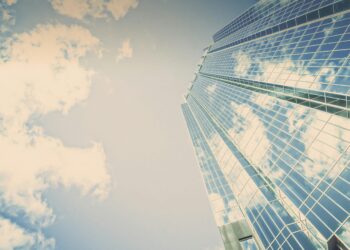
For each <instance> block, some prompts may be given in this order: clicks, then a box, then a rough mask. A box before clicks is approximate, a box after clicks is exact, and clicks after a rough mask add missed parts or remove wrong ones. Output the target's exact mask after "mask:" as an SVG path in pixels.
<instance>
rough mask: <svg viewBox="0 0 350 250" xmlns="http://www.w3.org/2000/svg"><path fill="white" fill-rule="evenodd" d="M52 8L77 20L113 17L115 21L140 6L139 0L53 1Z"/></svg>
mask: <svg viewBox="0 0 350 250" xmlns="http://www.w3.org/2000/svg"><path fill="white" fill-rule="evenodd" d="M51 4H52V7H53V8H54V9H55V10H56V11H57V12H58V13H60V14H62V15H66V16H69V17H72V18H76V19H80V20H82V19H84V18H85V17H93V18H106V17H108V15H112V16H113V18H114V19H115V20H119V19H120V18H123V17H124V16H125V15H126V14H127V13H128V11H129V10H130V9H134V8H136V7H137V6H138V1H137V0H109V1H101V0H52V1H51Z"/></svg>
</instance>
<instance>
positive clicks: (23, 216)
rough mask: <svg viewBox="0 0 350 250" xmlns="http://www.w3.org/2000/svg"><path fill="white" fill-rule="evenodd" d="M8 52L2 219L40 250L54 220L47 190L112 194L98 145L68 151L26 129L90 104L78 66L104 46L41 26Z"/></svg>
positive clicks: (69, 29) (2, 101)
mask: <svg viewBox="0 0 350 250" xmlns="http://www.w3.org/2000/svg"><path fill="white" fill-rule="evenodd" d="M6 48H7V51H6V52H5V55H6V57H5V58H3V59H2V60H0V79H1V82H0V88H1V90H2V91H1V92H0V151H1V152H2V157H1V158H0V190H1V195H0V206H1V210H2V212H3V213H4V214H9V215H11V217H14V218H17V220H24V222H25V224H28V223H29V224H30V225H32V226H31V227H33V228H36V229H35V230H36V231H35V232H33V233H31V234H27V235H29V236H28V237H31V240H30V241H29V240H28V241H23V242H25V244H29V243H28V242H33V244H36V245H37V244H39V243H40V244H41V245H42V242H43V241H45V239H44V237H43V236H40V237H39V236H38V235H40V230H41V228H42V227H44V226H47V225H50V224H51V223H52V222H53V221H54V218H55V216H54V213H53V211H52V209H51V208H50V207H49V206H48V204H47V202H46V201H45V199H44V198H43V192H44V191H45V190H47V189H48V188H50V187H57V186H63V187H72V186H75V187H77V188H79V189H80V190H81V192H82V193H83V194H91V195H94V196H96V197H99V198H104V197H105V196H106V195H107V194H108V190H109V186H110V177H109V175H108V173H107V169H106V159H105V154H104V151H103V148H102V146H101V145H99V144H96V143H94V144H93V145H92V146H91V147H88V148H69V147H65V146H64V145H63V143H62V142H61V141H60V140H59V139H57V138H52V137H48V136H45V134H44V132H43V130H42V128H40V127H38V126H33V125H29V124H32V123H33V121H32V119H31V117H32V116H33V115H45V114H47V113H49V112H53V111H56V112H61V113H67V112H68V111H69V110H70V109H71V108H72V107H73V106H75V105H76V104H78V103H80V102H82V101H83V100H85V99H86V98H87V97H88V95H89V92H90V85H91V76H92V74H93V72H92V71H90V70H88V69H86V68H84V67H83V66H81V64H80V63H79V60H80V58H81V57H83V56H84V55H86V53H88V52H89V51H95V52H98V50H99V40H98V39H97V38H95V37H94V36H92V35H91V34H90V32H89V31H88V30H86V29H84V28H82V27H79V26H65V25H39V26H37V27H36V28H35V29H34V30H33V31H31V32H29V33H21V34H17V35H15V36H14V37H12V38H11V39H10V40H8V41H7V42H6ZM18 227H20V226H18ZM22 231H23V232H24V229H22ZM22 231H21V232H22ZM23 235H25V234H24V233H23ZM34 242H35V243H34Z"/></svg>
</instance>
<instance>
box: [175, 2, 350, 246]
mask: <svg viewBox="0 0 350 250" xmlns="http://www.w3.org/2000/svg"><path fill="white" fill-rule="evenodd" d="M213 38H214V42H213V44H212V45H211V46H209V47H208V48H207V49H206V50H205V53H204V55H203V57H202V61H201V63H200V65H199V69H198V72H196V76H195V79H194V80H193V82H192V84H191V86H190V87H189V90H188V93H187V94H186V96H185V99H186V101H185V103H184V104H183V105H182V109H183V113H184V115H185V118H186V122H187V125H188V128H189V132H190V136H191V138H192V141H193V145H194V148H195V153H196V155H197V159H198V163H199V166H200V170H201V173H202V175H203V178H204V182H205V185H206V189H207V193H208V196H209V200H210V202H211V205H212V209H213V212H214V215H215V219H216V222H217V225H218V227H219V230H220V232H221V235H222V238H223V240H224V244H225V247H226V249H234V250H239V249H306V250H312V249H350V217H349V214H350V147H349V145H350V56H349V54H350V0H261V1H259V2H258V3H257V4H255V5H254V6H252V7H251V8H250V9H248V10H247V11H246V12H245V13H243V14H242V15H240V16H239V17H238V18H236V19H235V20H234V21H232V22H231V23H229V24H228V25H226V26H225V27H224V28H223V29H221V30H220V31H218V32H217V33H216V34H215V35H214V37H213Z"/></svg>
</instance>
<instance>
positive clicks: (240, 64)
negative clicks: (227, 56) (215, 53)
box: [232, 52, 252, 76]
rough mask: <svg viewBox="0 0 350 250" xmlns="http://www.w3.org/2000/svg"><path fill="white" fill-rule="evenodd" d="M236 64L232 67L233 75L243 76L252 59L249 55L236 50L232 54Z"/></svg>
mask: <svg viewBox="0 0 350 250" xmlns="http://www.w3.org/2000/svg"><path fill="white" fill-rule="evenodd" d="M232 57H233V58H234V60H235V62H236V64H235V66H234V68H233V70H234V73H235V75H237V76H244V75H246V74H247V73H248V69H249V68H250V66H251V64H252V61H251V59H250V57H249V56H248V55H247V54H246V53H244V52H238V53H234V54H232Z"/></svg>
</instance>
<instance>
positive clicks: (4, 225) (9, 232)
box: [0, 217, 34, 250]
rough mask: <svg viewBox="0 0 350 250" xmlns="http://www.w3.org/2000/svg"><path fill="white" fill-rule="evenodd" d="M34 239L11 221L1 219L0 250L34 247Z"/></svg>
mask: <svg viewBox="0 0 350 250" xmlns="http://www.w3.org/2000/svg"><path fill="white" fill-rule="evenodd" d="M33 244H34V242H33V238H32V236H31V235H29V234H28V233H27V232H25V231H24V230H23V229H22V228H20V227H18V226H17V225H15V224H13V223H12V222H11V221H9V220H7V219H4V218H1V217H0V250H8V249H14V248H16V247H23V246H27V248H29V246H32V245H33Z"/></svg>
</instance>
